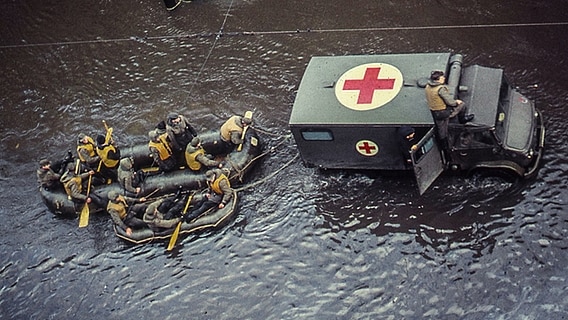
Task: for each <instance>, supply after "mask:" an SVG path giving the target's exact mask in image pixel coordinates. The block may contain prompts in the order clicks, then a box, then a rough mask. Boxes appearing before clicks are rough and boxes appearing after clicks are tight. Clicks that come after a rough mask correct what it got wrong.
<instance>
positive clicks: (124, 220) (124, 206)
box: [106, 190, 148, 236]
mask: <svg viewBox="0 0 568 320" xmlns="http://www.w3.org/2000/svg"><path fill="white" fill-rule="evenodd" d="M144 202H146V198H144V197H142V198H131V197H128V196H123V195H121V194H119V193H118V192H116V191H114V190H111V191H109V192H108V204H107V206H106V210H107V212H108V213H109V214H110V216H111V218H112V221H113V222H114V223H115V224H116V225H117V226H118V227H120V228H122V229H123V230H125V231H126V234H127V235H129V236H130V235H132V229H142V228H147V227H148V225H147V224H146V223H145V222H144V220H143V215H144V212H145V211H146V207H147V206H146V205H145V204H144Z"/></svg>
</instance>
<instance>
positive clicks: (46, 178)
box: [36, 159, 61, 190]
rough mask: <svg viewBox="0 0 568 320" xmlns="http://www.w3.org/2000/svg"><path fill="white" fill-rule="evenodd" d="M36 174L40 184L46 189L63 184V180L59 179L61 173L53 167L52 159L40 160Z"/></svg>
mask: <svg viewBox="0 0 568 320" xmlns="http://www.w3.org/2000/svg"><path fill="white" fill-rule="evenodd" d="M36 175H37V181H38V182H39V185H40V186H41V187H42V188H44V189H46V190H52V189H55V188H56V187H57V186H61V182H60V181H59V179H60V178H61V175H60V174H57V173H55V172H54V171H53V170H52V169H51V161H49V160H47V159H41V160H40V161H39V168H38V169H37V171H36Z"/></svg>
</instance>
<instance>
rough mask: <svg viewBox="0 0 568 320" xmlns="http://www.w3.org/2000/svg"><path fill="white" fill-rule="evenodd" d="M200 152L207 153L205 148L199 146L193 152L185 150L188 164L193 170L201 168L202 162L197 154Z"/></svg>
mask: <svg viewBox="0 0 568 320" xmlns="http://www.w3.org/2000/svg"><path fill="white" fill-rule="evenodd" d="M200 154H205V150H203V148H199V149H197V150H195V151H193V152H191V153H189V152H187V151H186V152H185V162H186V163H187V166H188V167H189V168H190V169H191V170H193V171H199V170H200V169H201V166H202V165H201V162H199V161H197V156H198V155H200Z"/></svg>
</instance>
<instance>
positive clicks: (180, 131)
mask: <svg viewBox="0 0 568 320" xmlns="http://www.w3.org/2000/svg"><path fill="white" fill-rule="evenodd" d="M166 133H167V134H168V138H169V139H170V142H171V144H172V150H173V152H174V153H176V154H182V153H183V151H184V150H185V147H186V146H187V145H188V144H189V142H190V141H191V139H193V137H196V136H197V131H195V129H194V128H193V127H192V126H191V124H190V123H189V120H188V119H187V118H186V117H185V116H183V115H181V114H177V113H169V114H168V117H167V119H166Z"/></svg>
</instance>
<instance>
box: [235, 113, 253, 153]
mask: <svg viewBox="0 0 568 320" xmlns="http://www.w3.org/2000/svg"><path fill="white" fill-rule="evenodd" d="M245 117H247V118H250V119H252V111H247V112H245ZM249 127H250V124H249V125H248V126H246V127H245V128H244V129H243V133H242V134H241V140H242V141H243V142H241V144H239V146H238V147H237V151H241V150H242V149H243V143H245V134H246V133H247V129H248V128H249Z"/></svg>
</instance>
